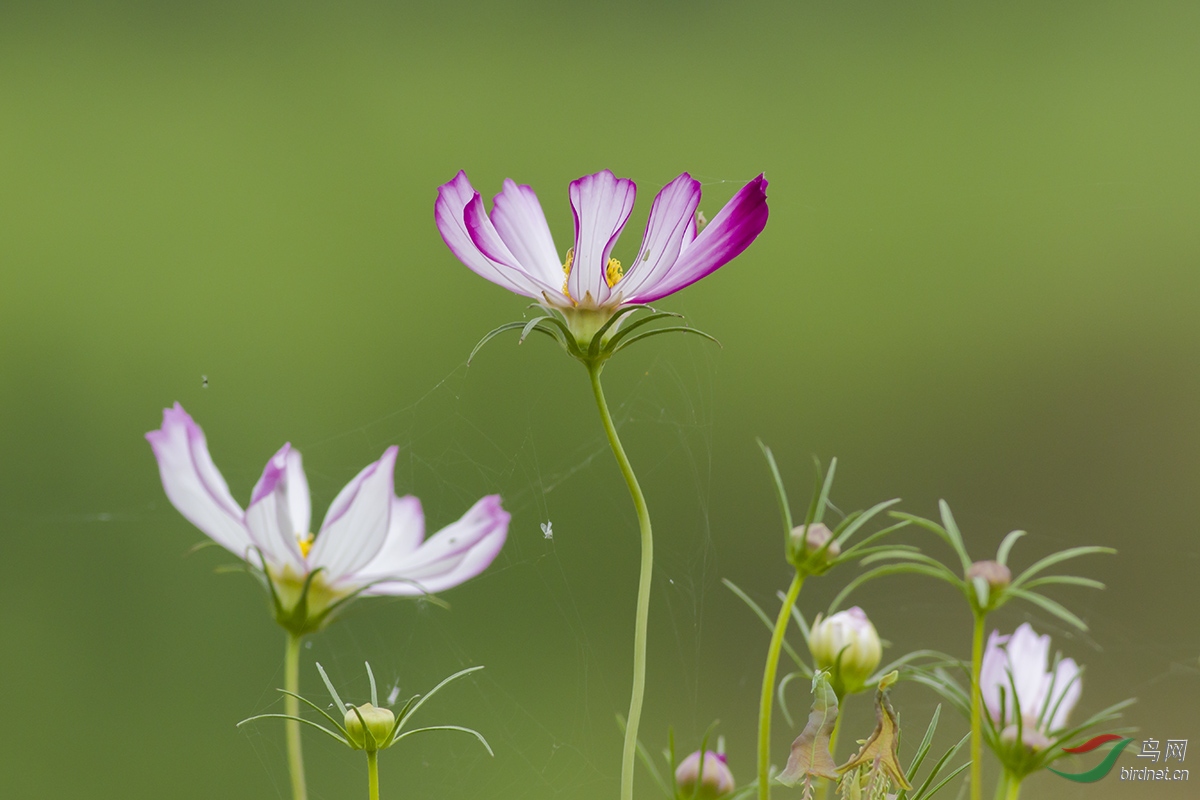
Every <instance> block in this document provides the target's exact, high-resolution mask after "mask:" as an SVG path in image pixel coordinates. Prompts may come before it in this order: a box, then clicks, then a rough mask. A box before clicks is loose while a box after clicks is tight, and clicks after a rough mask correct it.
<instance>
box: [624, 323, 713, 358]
mask: <svg viewBox="0 0 1200 800" xmlns="http://www.w3.org/2000/svg"><path fill="white" fill-rule="evenodd" d="M662 333H693V334H695V335H696V336H699V337H701V338H704V339H708V340H709V341H710V342H713V343H714V344H716V345H717V347H723V346H724V345H722V344H721V343H720V342H719V341H718V340H717V338H716V337H715V336H713V335H711V334H708V333H705V332H704V331H702V330H700V329H698V328H689V327H688V326H687V325H670V326H668V327H666V328H655V329H654V330H652V331H646V332H645V333H639V334H637V335H635V336H631V337H629V338H628V339H625V340H624V341H623V342H621V343H620V344H619V345H617V346H616V347H615V348H613V355H616V354H617V353H619V352H621V351H622V350H624V349H625V348H626V347H629V346H630V345H632V344H637V343H638V342H640V341H641V340H643V339H649V338H650V337H651V336H658V335H659V334H662Z"/></svg>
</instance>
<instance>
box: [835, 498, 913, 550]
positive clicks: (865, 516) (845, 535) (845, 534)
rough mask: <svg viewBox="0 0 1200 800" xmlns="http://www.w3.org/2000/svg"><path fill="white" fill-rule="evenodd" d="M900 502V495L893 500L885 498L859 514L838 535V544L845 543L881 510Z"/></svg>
mask: <svg viewBox="0 0 1200 800" xmlns="http://www.w3.org/2000/svg"><path fill="white" fill-rule="evenodd" d="M899 502H900V498H899V497H895V498H893V499H891V500H884V501H883V502H882V503H876V504H875V505H873V506H871V507H870V508H868V509H867V510H866V511H864V512H862V513H861V514H859V516H858V518H857V519H855V520H854V522H852V523H850V524H849V525H847V526H846V528H845V530H843V531H842V532H841V534H840V535H839V536H838V537H837V543H838V546H839V547H840V546H841V545H842V544H843V543H845V541H846V540H847V539H849V538H850V537H851V536H853V535H854V534H855V533H856V532H857V531H858V529H859V528H861V527H862V526H863V525H866V524H867V523H868V522H870V521H871V518H872V517H874V516H875V515H876V514H878V513H879V512H881V511H883V510H885V509H888V508H891V507H892V506H894V505H896V503H899Z"/></svg>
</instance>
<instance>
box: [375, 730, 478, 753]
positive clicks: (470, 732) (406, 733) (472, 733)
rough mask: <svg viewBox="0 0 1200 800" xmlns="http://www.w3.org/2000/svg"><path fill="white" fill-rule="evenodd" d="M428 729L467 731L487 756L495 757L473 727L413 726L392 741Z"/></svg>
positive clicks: (425, 731)
mask: <svg viewBox="0 0 1200 800" xmlns="http://www.w3.org/2000/svg"><path fill="white" fill-rule="evenodd" d="M429 731H458V732H459V733H469V734H471V735H472V736H474V737H475V738H476V739H478V740H479V743H480V744H482V745H483V748H484V749H485V750H487V751H488V755H489V756H492V757H493V758H495V757H496V754H495V753H493V752H492V746H491V745H490V744H488V741H487V739H485V738H483V734H482V733H480V732H479V731H477V730H475V729H474V728H464V727H463V726H461V725H430V726H428V727H425V728H413V729H412V730H411V731H405V732H404V733H402V734H400V735H399V736H397V737H396V738H395V740H394V741H397V742H398V741H400V740H401V739H404V738H406V737H408V736H415V735H416V734H418V733H428V732H429Z"/></svg>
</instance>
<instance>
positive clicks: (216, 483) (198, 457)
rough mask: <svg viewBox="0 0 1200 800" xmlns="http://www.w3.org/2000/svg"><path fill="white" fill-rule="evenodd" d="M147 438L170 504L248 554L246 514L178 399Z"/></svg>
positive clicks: (235, 549) (243, 554)
mask: <svg viewBox="0 0 1200 800" xmlns="http://www.w3.org/2000/svg"><path fill="white" fill-rule="evenodd" d="M146 439H147V441H149V442H150V447H151V449H152V450H153V451H154V457H155V459H157V461H158V472H159V475H160V476H161V477H162V484H163V489H164V490H165V491H166V493H167V498H168V499H169V500H170V501H171V505H173V506H175V508H176V509H177V510H178V511H179V513H180V514H183V516H184V518H185V519H187V520H188V522H191V523H192V524H193V525H195V526H196V527H197V528H199V529H200V530H202V531H203V532H204V533H205V534H207V535H208V537H209V538H211V539H212V540H213V541H214V542H216V543H217V544H219V545H221V546H222V547H224V548H225V549H226V550H228V551H229V552H231V553H233V554H234V555H236V556H238V557H239V558H246V557H247V553H248V551H249V550H250V548H251V546H252V545H253V541H252V540H251V538H250V532H249V531H248V530H247V528H246V525H245V515H244V514H243V513H242V508H241V506H239V505H238V504H237V503H236V502H235V501H234V499H233V495H231V494H230V493H229V486H228V485H227V484H226V483H225V479H224V478H223V477H221V473H220V472H219V471H218V470H217V467H216V465H215V464H213V460H212V457H211V456H210V455H209V454H208V443H207V441H205V438H204V431H202V430H201V429H200V426H199V425H197V424H196V423H195V422H194V421H193V420H192V418H191V416H189V415H188V413H187V412H186V411H184V410H183V406H181V405H180V404H179V403H176V404H175V406H174V407H173V408H166V409H163V422H162V427H161V428H159V429H158V430H156V431H150V432H149V433H147V434H146Z"/></svg>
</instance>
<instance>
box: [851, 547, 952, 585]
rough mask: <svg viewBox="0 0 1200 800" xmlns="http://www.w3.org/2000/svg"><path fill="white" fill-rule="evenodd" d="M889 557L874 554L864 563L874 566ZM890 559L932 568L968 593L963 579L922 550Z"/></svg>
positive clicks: (903, 552) (865, 558) (891, 556)
mask: <svg viewBox="0 0 1200 800" xmlns="http://www.w3.org/2000/svg"><path fill="white" fill-rule="evenodd" d="M888 557H889V556H886V555H882V554H880V555H874V554H873V555H870V556H866V557H864V558H863V560H862V562H863V564H864V565H866V564H874V563H875V562H876V561H882V560H884V559H885V558H888ZM890 558H893V559H895V560H896V561H910V562H915V563H918V564H925V565H926V566H928V567H932V568H933V569H936V570H938V571H940V572H941V573H942V576H943V578H944V579H945V580H946V581H948V582H950V583H953V584H954V585H955V586H957V587H959V588H960V589H962V590H963V591H966V587H967V584H966V581H964V580H963V579H962V578H960V577H958V576H957V575H955V574H954V573H953V572H951V571H950V568H949V567H947V566H946V565H945V564H943V563H942V562H940V561H938V560H937V559H936V558H933V557H931V556H927V555H925V554H924V553H922V552H921V551H920V550H901V551H899V552H896V553H893V554H891V555H890Z"/></svg>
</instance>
